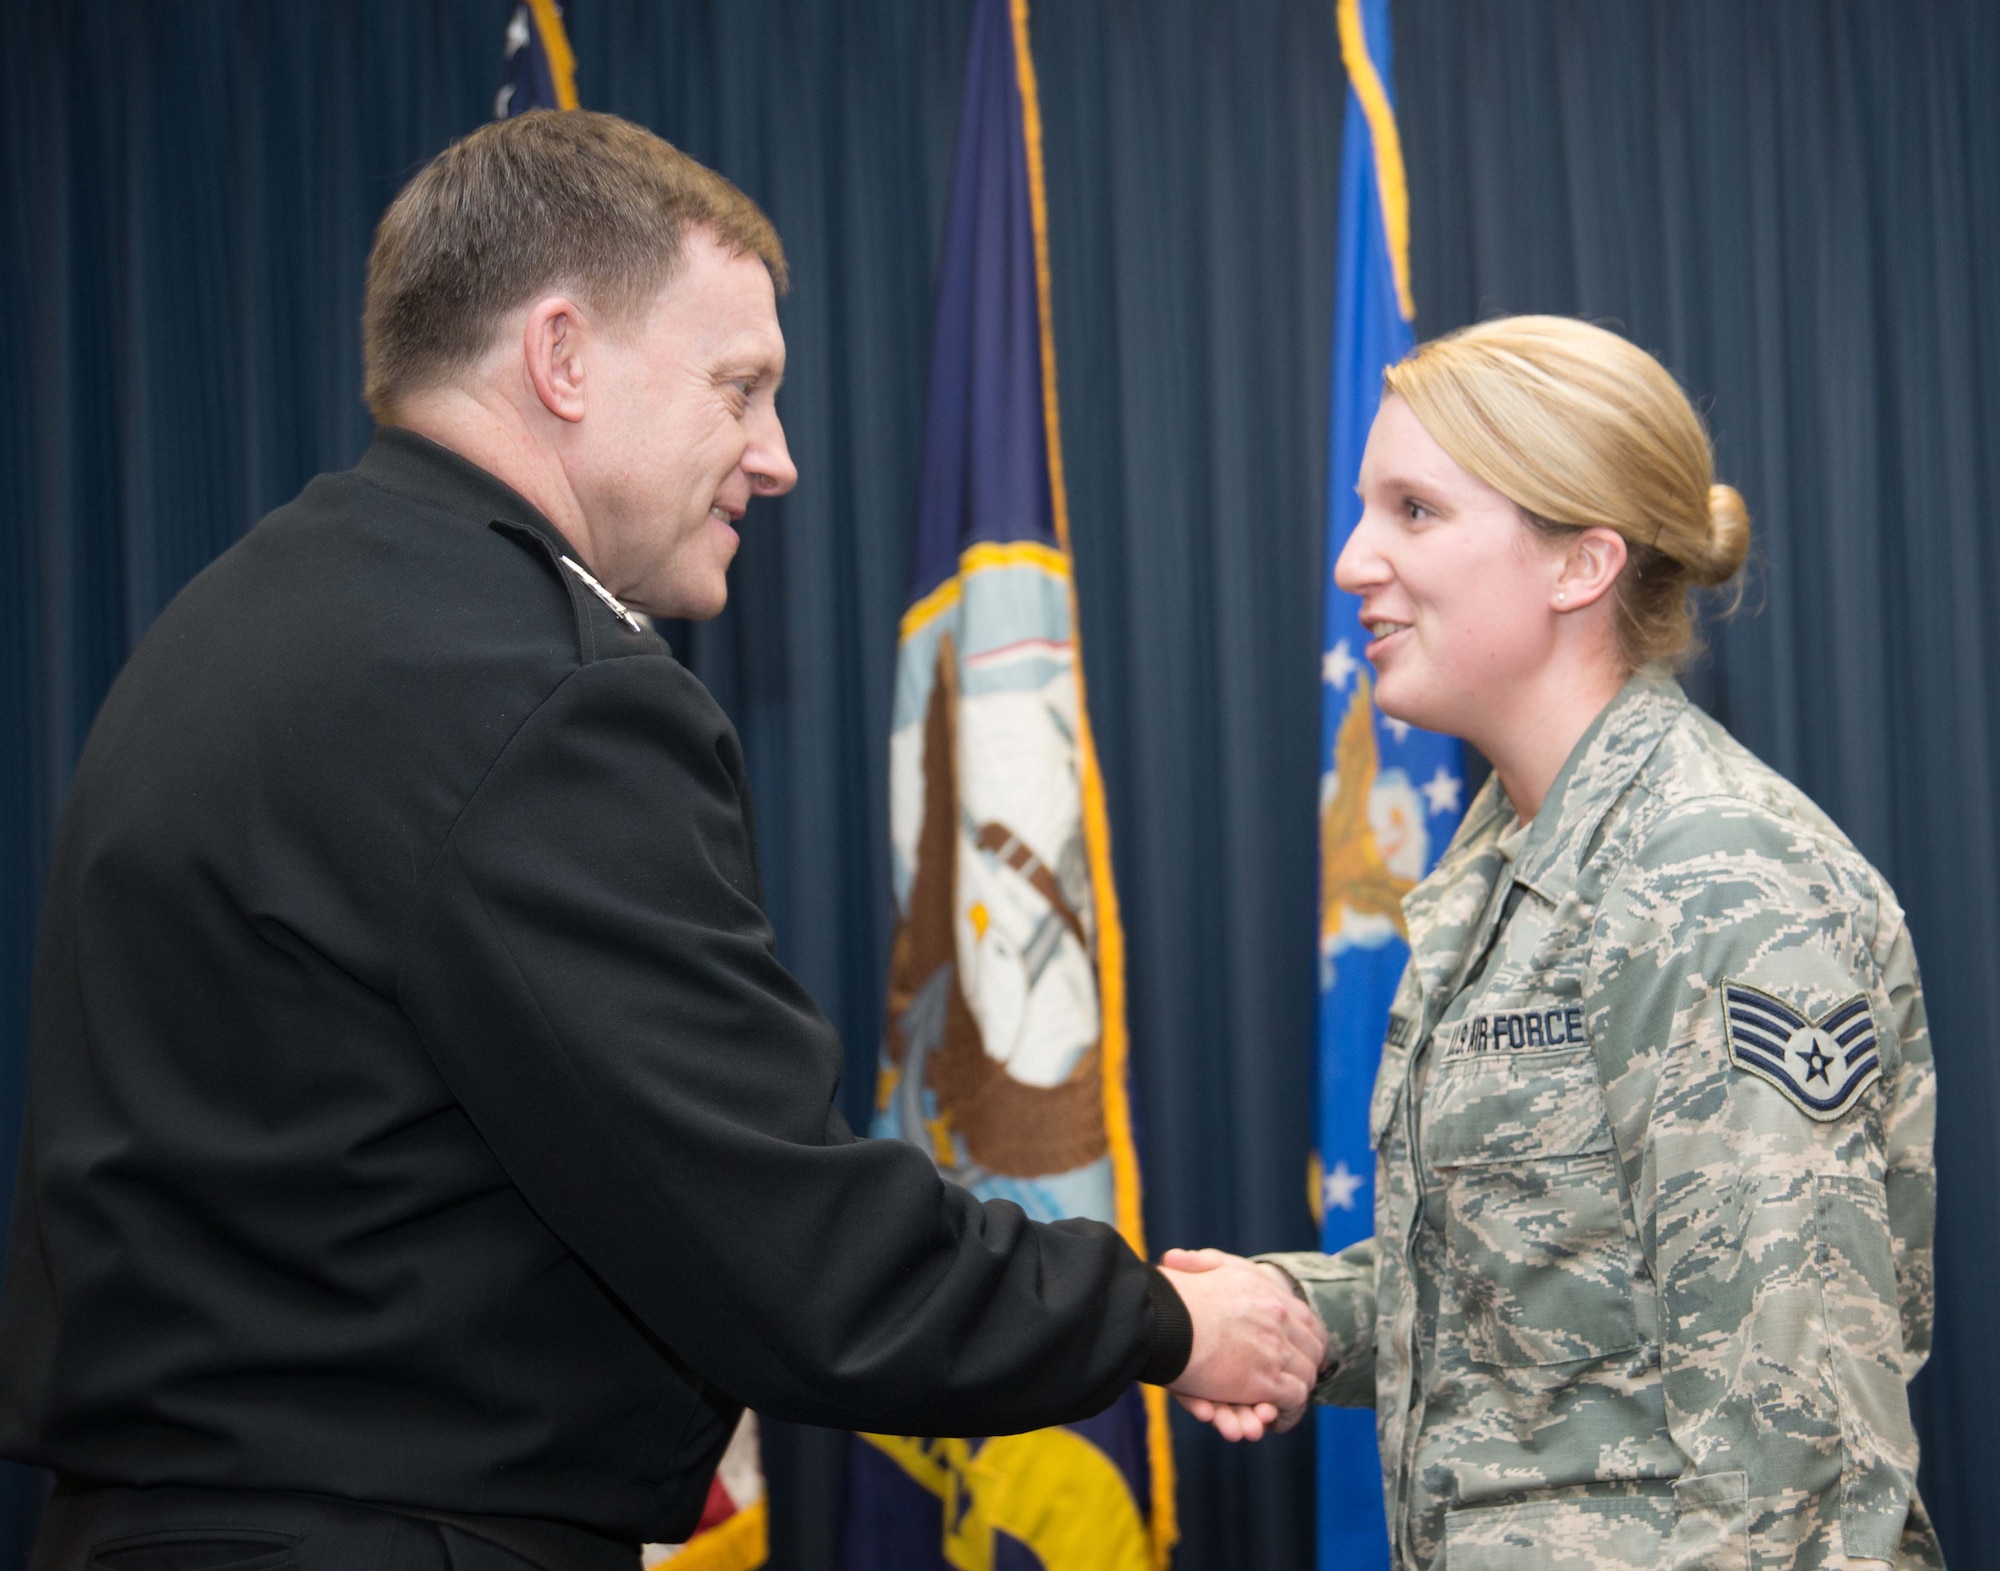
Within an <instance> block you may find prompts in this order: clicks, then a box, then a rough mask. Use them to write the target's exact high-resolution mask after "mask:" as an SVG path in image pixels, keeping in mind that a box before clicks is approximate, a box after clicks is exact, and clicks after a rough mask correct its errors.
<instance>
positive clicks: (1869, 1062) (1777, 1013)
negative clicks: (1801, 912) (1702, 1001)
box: [1722, 982, 1882, 1123]
mask: <svg viewBox="0 0 2000 1571" xmlns="http://www.w3.org/2000/svg"><path fill="white" fill-rule="evenodd" d="M1722 1007H1723V1013H1724V1014H1725V1015H1726V1016H1727V1018H1728V1023H1729V1061H1730V1062H1731V1063H1733V1064H1734V1065H1735V1066H1736V1067H1737V1068H1738V1069H1747V1070H1748V1071H1749V1072H1750V1073H1751V1074H1753V1075H1756V1076H1757V1077H1758V1078H1759V1079H1762V1080H1768V1081H1769V1082H1770V1083H1771V1084H1772V1085H1774V1086H1776V1087H1777V1088H1778V1089H1779V1090H1780V1091H1782V1092H1784V1093H1785V1095H1786V1096H1788V1097H1790V1098H1791V1099H1792V1100H1793V1101H1794V1102H1795V1103H1797V1104H1798V1106H1799V1108H1800V1109H1801V1110H1802V1111H1803V1112H1804V1113H1805V1115H1806V1116H1807V1117H1808V1118H1816V1119H1818V1120H1819V1121H1820V1122H1821V1123H1830V1122H1832V1121H1833V1120H1834V1119H1836V1118H1838V1117H1840V1115H1841V1114H1843V1113H1845V1112H1846V1111H1847V1110H1848V1109H1849V1108H1850V1107H1852V1106H1853V1105H1854V1104H1855V1102H1856V1101H1857V1100H1858V1099H1859V1098H1860V1096H1861V1093H1862V1092H1863V1091H1866V1090H1867V1089H1868V1088H1869V1087H1870V1086H1871V1085H1873V1084H1874V1083H1875V1082H1876V1081H1877V1080H1879V1079H1881V1078H1882V1055H1881V1053H1880V1052H1879V1051H1877V1049H1876V1044H1875V1017H1874V1015H1873V1014H1871V1013H1870V1012H1869V1009H1868V1000H1867V999H1866V998H1865V997H1863V996H1862V995H1860V994H1858V993H1857V994H1856V995H1855V996H1854V997H1852V998H1850V999H1849V1000H1848V1001H1847V1002H1846V1003H1844V1004H1841V1005H1838V1006H1837V1007H1835V1008H1833V1009H1830V1010H1828V1011H1827V1012H1826V1013H1825V1014H1824V1015H1822V1016H1821V1017H1820V1018H1819V1019H1817V1020H1808V1019H1806V1017H1805V1016H1804V1015H1802V1014H1800V1013H1799V1012H1798V1011H1797V1010H1796V1009H1794V1008H1792V1007H1791V1006H1790V1005H1789V1004H1786V1003H1782V1002H1780V1001H1779V1000H1778V999H1775V998H1773V997H1772V996H1771V995H1770V994H1769V993H1765V992H1760V991H1759V990H1758V989H1756V988H1754V987H1745V986H1744V985H1743V984H1742V983H1741V982H1729V983H1725V984H1724V986H1723V989H1722Z"/></svg>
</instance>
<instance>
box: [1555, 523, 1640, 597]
mask: <svg viewBox="0 0 2000 1571" xmlns="http://www.w3.org/2000/svg"><path fill="white" fill-rule="evenodd" d="M1625 556H1626V552H1625V537H1624V536H1623V535H1621V534H1620V533H1619V532H1618V531H1617V530H1615V529H1605V528H1601V527H1600V528H1595V529H1586V530H1584V531H1583V532H1582V533H1580V534H1578V535H1576V536H1574V537H1573V538H1572V539H1571V540H1570V541H1569V543H1568V544H1567V546H1566V547H1565V548H1564V550H1563V561H1562V570H1561V571H1560V572H1559V573H1557V574H1556V581H1555V589H1554V594H1553V596H1552V599H1553V601H1554V604H1555V608H1556V609H1557V610H1558V611H1580V610H1582V609H1583V607H1585V606H1587V605H1595V604H1596V603H1597V602H1598V601H1599V600H1602V599H1603V598H1604V596H1605V595H1606V594H1608V593H1609V592H1610V590H1611V586H1612V585H1613V584H1615V583H1617V582H1618V575H1619V574H1620V573H1622V572H1623V571H1624V570H1625Z"/></svg>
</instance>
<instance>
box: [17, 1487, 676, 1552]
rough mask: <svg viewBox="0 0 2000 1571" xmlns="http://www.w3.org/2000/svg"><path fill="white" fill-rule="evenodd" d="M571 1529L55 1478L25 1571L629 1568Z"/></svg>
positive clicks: (300, 1498)
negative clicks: (94, 1485)
mask: <svg viewBox="0 0 2000 1571" xmlns="http://www.w3.org/2000/svg"><path fill="white" fill-rule="evenodd" d="M638 1568H639V1556H638V1552H637V1550H635V1549H634V1548H632V1547H631V1546H629V1545H624V1544H618V1543H615V1542H613V1541H612V1540H610V1539H606V1538H600V1537H598V1536H597V1535H596V1534H594V1533H587V1532H584V1531H582V1530H581V1529H578V1528H572V1527H564V1526H562V1525H560V1524H558V1523H553V1522H532V1521H526V1520H522V1519H517V1518H509V1517H465V1516H450V1515H447V1514H444V1513H435V1512H411V1511H409V1510H407V1509H405V1508H397V1509H395V1510H390V1509H387V1508H382V1507H372V1506H362V1505H356V1504H354V1503H353V1502H352V1501H346V1500H335V1499H332V1498H330V1497H327V1496H321V1495H293V1494H280V1493H278V1492H276V1491H264V1490H249V1489H244V1490H236V1489H181V1488H160V1489H97V1488H92V1487H89V1486H85V1485H73V1484H71V1483H68V1482H63V1481H58V1483H57V1485H56V1489H55V1493H54V1494H52V1495H51V1496H50V1497H49V1503H48V1507H47V1509H46V1510H44V1512H43V1513H42V1525H41V1531H40V1532H39V1533H38V1534H37V1535H36V1537H35V1548H34V1552H33V1554H32V1555H30V1557H29V1559H28V1571H638Z"/></svg>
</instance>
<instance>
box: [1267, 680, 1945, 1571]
mask: <svg viewBox="0 0 2000 1571" xmlns="http://www.w3.org/2000/svg"><path fill="white" fill-rule="evenodd" d="M1404 910H1405V913H1406V914H1407V917H1408V920H1409V929H1410V939H1411V955H1412V958H1411V962H1410V965H1409V968H1408V970H1407V971H1406V972H1405V974H1404V977H1403V981H1402V985H1401V988H1400V990H1399V992H1398V994H1397V998H1396V1003H1395V1006H1394V1010H1393V1013H1392V1015H1391V1018H1390V1028H1389V1035H1388V1040H1387V1042H1386V1043H1385V1045H1384V1048H1383V1055H1382V1068H1381V1074H1380V1077H1379V1078H1378V1080H1377V1082H1376V1089H1375V1096H1374V1102H1373V1106H1372V1110H1371V1117H1370V1130H1371V1134H1372V1136H1373V1139H1374V1143H1375V1150H1376V1199H1375V1236H1374V1238H1373V1239H1371V1240H1369V1241H1366V1242H1363V1243H1360V1244H1356V1245H1355V1246H1353V1247H1352V1248H1350V1249H1347V1250H1344V1251H1343V1252H1342V1253H1340V1254H1338V1255H1315V1254H1295V1255H1279V1256H1272V1257H1267V1258H1272V1259H1275V1260H1277V1262H1278V1263H1279V1264H1281V1265H1283V1266H1284V1267H1285V1268H1286V1269H1288V1270H1289V1271H1290V1272H1291V1273H1292V1274H1293V1275H1294V1276H1295V1277H1296V1278H1298V1279H1299V1280H1300V1281H1301V1282H1302V1284H1303V1285H1304V1287H1305V1288H1306V1290H1307V1292H1308V1294H1309V1296H1310V1297H1311V1298H1312V1299H1313V1300H1314V1302H1315V1305H1316V1307H1317V1308H1318V1310H1319V1313H1320V1316H1321V1318H1322V1319H1323V1320H1324V1321H1325V1322H1326V1324H1327V1327H1328V1330H1329V1334H1330V1337H1331V1341H1332V1346H1333V1353H1334V1362H1333V1363H1332V1364H1331V1366H1330V1367H1329V1369H1328V1372H1327V1373H1326V1375H1325V1376H1324V1377H1323V1378H1322V1380H1321V1382H1320V1386H1319V1389H1318V1390H1317V1391H1316V1392H1315V1396H1316V1397H1317V1399H1318V1400H1320V1401H1326V1402H1337V1403H1344V1404H1348V1405H1354V1406H1362V1405H1366V1404H1368V1403H1369V1402H1371V1401H1372V1402H1373V1403H1374V1404H1375V1407H1376V1413H1377V1431H1378V1435H1379V1437H1380V1440H1381V1449H1382V1462H1383V1487H1384V1491H1385V1495H1386V1498H1387V1505H1388V1520H1389V1524H1390V1537H1391V1540H1392V1543H1393V1550H1394V1559H1395V1564H1396V1565H1397V1567H1398V1568H1399V1571H1433V1568H1440V1567H1448V1568H1450V1571H1462V1568H1464V1567H1468V1566H1473V1567H1479V1568H1481V1571H1543V1568H1547V1571H1571V1568H1576V1571H1583V1568H1586V1567H1590V1568H1597V1567H1605V1566H1612V1567H1625V1566H1631V1567H1649V1568H1650V1567H1655V1566H1658V1567H1672V1568H1674V1571H1696V1568H1699V1571H1738V1568H1741V1571H1750V1568H1752V1567H1786V1568H1810V1567H1819V1566H1824V1565H1828V1564H1838V1563H1839V1557H1840V1556H1841V1555H1842V1554H1843V1553H1844V1554H1846V1555H1850V1556H1856V1557H1874V1558H1878V1559H1883V1560H1888V1561H1891V1562H1893V1563H1894V1564H1895V1565H1897V1566H1898V1567H1932V1566H1938V1565H1941V1564H1942V1557H1941V1556H1940V1554H1939V1551H1938V1547H1937V1541H1936V1538H1935V1537H1934V1535H1933V1534H1932V1531H1931V1527H1930V1522H1929V1519H1928V1517H1927V1516H1926V1514H1925V1512H1924V1508H1923V1505H1922V1503H1921V1502H1920V1501H1919V1500H1918V1498H1917V1495H1916V1487H1915V1480H1916V1468H1917V1444H1916V1437H1915V1434H1914V1432H1913V1431H1912V1428H1911V1424H1910V1414H1909V1404H1908V1400H1907V1397H1906V1393H1905V1384H1906V1382H1907V1381H1908V1380H1909V1379H1910V1378H1911V1376H1913V1375H1914V1374H1915V1373H1916V1372H1917V1370H1918V1368H1919V1367H1920V1366H1921V1365H1922V1363H1923V1361H1924V1358H1925V1356H1926V1355H1927V1353H1928V1352H1929V1348H1930V1330H1931V1266H1930V1256H1931V1226H1932V1212H1933V1206H1934V1178H1933V1172H1932V1161H1931V1136H1932V1125H1933V1120H1934V1116H1935V1078H1934V1074H1933V1070H1932V1064H1931V1051H1930V1041H1929V1037H1928V1034H1927V1032H1926V1028H1925V1024H1924V1008H1923V1000H1922V995H1921V993H1920V990H1919V987H1918V981H1917V968H1916V959H1915V956H1914V954H1913V953H1912V951H1911V948H1910V939H1909V935H1908V933H1907V932H1906V931H1905V929H1904V925H1903V916H1902V911H1901V909H1900V908H1899V907H1898V906H1897V904H1896V900H1895V897H1894V896H1893V895H1892V894H1891V893H1890V891H1889V889H1888V887H1887V886H1886V885H1885V884H1884V883H1883V881H1882V879H1881V877H1880V876H1879V875H1878V874H1877V873H1876V872H1875V870H1874V869H1873V868H1871V867H1870V866H1869V865H1868V863H1867V862H1866V861H1864V860H1863V859H1862V857H1861V856H1860V854H1859V853H1858V852H1856V851H1855V849H1854V848H1853V846H1851V845H1850V844H1849V843H1848V841H1847V840H1846V838H1845V837H1844V836H1843V835H1842V834H1841V833H1840V831H1839V830H1838V829H1837V828H1835V827H1834V825H1833V824H1832V823H1831V822H1830V821H1829V820H1828V819H1827V818H1826V816H1825V815H1824V814H1822V813H1821V812H1820V811H1819V810H1818V809H1817V808H1815V807H1814V806H1813V805H1812V803H1810V802H1809V801H1807V800H1806V799H1805V797H1803V796H1802V795H1801V794H1800V793H1799V792H1798V791H1796V790H1795V789H1793V788H1792V787H1791V786H1790V785H1788V784H1786V783H1785V781H1784V780H1782V779H1781V778H1779V777H1778V776H1777V775H1776V774H1774V773H1773V772H1772V771H1771V770H1769V769H1767V768H1765V767H1764V766H1763V765H1762V764H1760V763H1758V762H1757V760H1756V759H1754V758H1752V757H1751V756H1750V755H1749V754H1748V753H1746V752H1745V751H1744V750H1743V749H1742V748H1741V747H1739V746H1738V745H1737V744H1736V743H1735V742H1734V741H1732V740H1731V739H1730V738H1729V736H1728V735H1727V734H1726V733H1725V732H1724V731H1723V730H1722V729H1721V728H1720V727H1719V726H1717V725H1716V724H1715V723H1714V722H1713V721H1712V720H1710V719H1709V718H1708V717H1707V716H1706V715H1704V714H1702V713H1701V711H1699V710H1698V709H1696V708H1694V707H1693V706H1692V705H1690V704H1689V703H1688V701H1687V699H1686V698H1685V697H1684V696H1683V695H1682V693H1681V691H1680V689H1679V688H1678V687H1677V686H1676V685H1675V684H1674V683H1673V682H1672V681H1670V680H1666V679H1664V678H1661V677H1658V676H1653V675H1648V674H1642V675H1640V676H1637V677H1635V678H1633V680H1632V681H1631V682H1630V683H1629V684H1628V685H1627V687H1626V688H1625V690H1624V691H1623V692H1622V693H1621V694H1620V695H1619V696H1618V698H1617V699H1616V700H1615V701H1614V702H1613V703H1612V704H1611V705H1610V707H1609V708H1608V709H1607V710H1606V711H1605V713H1604V714H1603V715H1602V716H1600V717H1599V718H1598V720H1597V721H1596V722H1595V723H1594V724H1593V725H1592V727H1591V729H1590V731H1589V732H1588V733H1586V734H1585V736H1584V737H1583V739H1582V740H1581V741H1579V742H1578V743H1577V745H1576V748H1575V750H1574V751H1573V752H1572V753H1571V755H1570V758H1569V761H1568V762H1567V763H1566V764H1565V766H1564V768H1563V772H1562V774H1561V776H1560V777H1559V778H1558V779H1557V781H1556V783H1555V785H1554V786H1553V787H1552V788H1551V790H1550V792H1549V796H1548V799H1547V801H1546V802H1544V803H1543V805H1542V808H1541V811H1540V812H1539V813H1538V814H1537V815H1536V817H1535V819H1534V820H1533V822H1532V823H1531V824H1529V825H1528V826H1527V827H1526V828H1525V830H1524V829H1522V828H1520V827H1519V826H1518V825H1517V824H1516V823H1515V821H1514V818H1513V814H1512V811H1511V809H1510V807H1509V805H1508V803H1507V800H1506V798H1505V796H1504V795H1503V794H1502V793H1501V792H1500V790H1499V783H1498V781H1497V780H1492V781H1489V782H1488V783H1487V786H1486V789H1485V790H1484V791H1483V792H1482V793H1481V795H1480V796H1479V798H1478V800H1477V801H1475V802H1474V804H1473V806H1472V808H1471V810H1470V811H1469V812H1468V813H1467V815H1466V819H1465V823H1464V825H1463V826H1462V827H1461V829H1460V831H1459V833H1458V836H1457V837H1456V839H1454V841H1453V842H1452V845H1451V848H1450V849H1449V850H1448V851H1447V852H1446V853H1445V856H1444V858H1443V860H1442V861H1441V862H1440V863H1439V864H1438V867H1437V870H1436V871H1435V872H1434V873H1433V874H1432V875H1431V876H1430V877H1429V878H1427V879H1426V880H1425V881H1424V882H1423V883H1422V884H1421V885H1419V886H1418V888H1417V889H1416V890H1415V891H1414V892H1413V893H1412V894H1411V895H1410V896H1409V898H1408V899H1407V900H1406V901H1405V902H1404Z"/></svg>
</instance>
